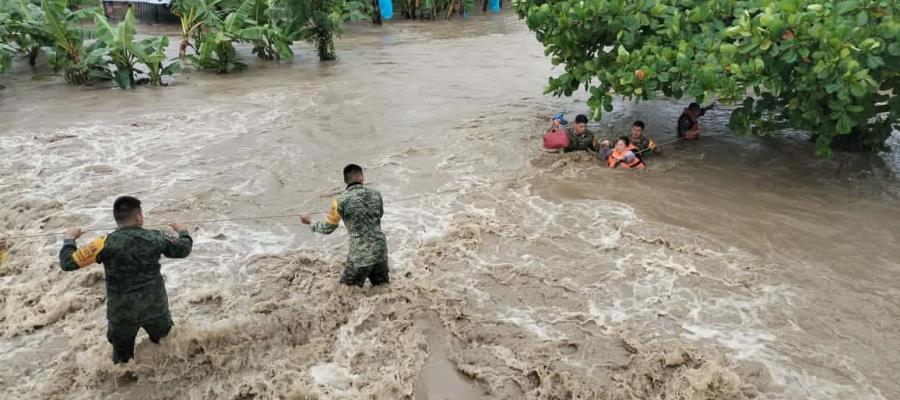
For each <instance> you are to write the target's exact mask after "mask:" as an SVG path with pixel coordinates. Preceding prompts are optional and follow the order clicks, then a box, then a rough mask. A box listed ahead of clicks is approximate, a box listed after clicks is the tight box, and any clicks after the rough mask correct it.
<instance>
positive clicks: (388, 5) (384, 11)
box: [378, 0, 499, 19]
mask: <svg viewBox="0 0 900 400" xmlns="http://www.w3.org/2000/svg"><path fill="white" fill-rule="evenodd" d="M498 1H499V0H498ZM378 8H379V9H381V19H391V18H394V3H393V2H392V1H391V0H378Z"/></svg>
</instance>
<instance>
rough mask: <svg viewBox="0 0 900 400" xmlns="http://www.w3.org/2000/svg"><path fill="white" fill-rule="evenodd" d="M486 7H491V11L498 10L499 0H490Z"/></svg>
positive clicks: (496, 11)
mask: <svg viewBox="0 0 900 400" xmlns="http://www.w3.org/2000/svg"><path fill="white" fill-rule="evenodd" d="M488 8H490V9H491V12H494V13H498V12H500V0H491V2H490V3H488Z"/></svg>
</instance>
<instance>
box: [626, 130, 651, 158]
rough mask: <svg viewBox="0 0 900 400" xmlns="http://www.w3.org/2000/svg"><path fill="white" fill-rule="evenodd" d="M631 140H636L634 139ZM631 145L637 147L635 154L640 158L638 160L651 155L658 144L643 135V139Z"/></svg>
mask: <svg viewBox="0 0 900 400" xmlns="http://www.w3.org/2000/svg"><path fill="white" fill-rule="evenodd" d="M629 139H631V140H634V139H633V138H629ZM631 144H633V145H634V146H635V147H637V150H635V152H634V153H635V155H637V156H638V158H640V157H644V156H646V155H647V154H648V153H650V151H651V150H653V148H655V147H656V143H655V142H654V141H653V139H650V138H648V137H646V136H644V135H641V139H640V140H638V141H637V142H634V141H632V142H631ZM638 152H640V154H638Z"/></svg>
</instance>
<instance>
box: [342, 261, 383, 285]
mask: <svg viewBox="0 0 900 400" xmlns="http://www.w3.org/2000/svg"><path fill="white" fill-rule="evenodd" d="M366 278H368V279H369V281H371V282H372V286H375V285H384V284H387V283H390V277H388V263H387V260H385V261H382V262H380V263H377V264H372V265H367V266H364V267H353V266H350V265H347V266H346V267H344V272H343V273H342V274H341V283H343V284H345V285H349V286H359V287H362V286H363V285H365V283H366Z"/></svg>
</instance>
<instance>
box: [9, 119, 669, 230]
mask: <svg viewBox="0 0 900 400" xmlns="http://www.w3.org/2000/svg"><path fill="white" fill-rule="evenodd" d="M682 139H684V138H683V137H680V138H677V139H674V140H670V141H668V142H664V143H659V144H657V145H656V146H657V147H662V146H668V145H670V144H672V143H675V142H678V141H680V140H682ZM648 150H650V148H649V147H648V148H646V149H644V150H641V151H639V152H637V153H634V154H635V155H640V154H641V153H643V152H645V151H648ZM520 179H526V178H522V177H512V178H505V179H498V180H495V181H489V182H485V183H484V184H482V185H479V186H491V185H496V184H498V183H505V182H512V181H517V180H520ZM470 189H473V188H472V187H461V188H455V189H447V190H439V191H436V192H432V193H425V194H420V195H415V196H408V197H402V198H399V199H396V200H392V201H391V203H392V204H394V203H402V202H407V201H412V200H418V199H423V198H428V197H435V196H441V195H445V194H450V193H458V192H462V191H465V190H470ZM327 213H328V212H327V211H315V212H311V213H309V215H323V214H327ZM299 216H300V213H292V214H275V215H261V216H248V217H232V218H217V219H203V220H196V221H185V222H182V223H183V224H184V225H200V224H213V223H219V222H232V221H261V220H268V219H282V218H294V217H299ZM144 226H145V227H151V228H153V227H164V226H169V224H150V225H144ZM116 228H117V227H114V226H113V227H103V228H88V229H83V230H82V232H99V231H111V230H114V229H116ZM64 234H65V232H50V233H39V234H34V235H22V236H11V237H7V238H2V239H4V240H22V239H36V238H42V237H49V236H59V235H64Z"/></svg>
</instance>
